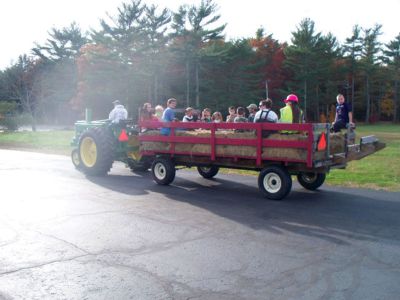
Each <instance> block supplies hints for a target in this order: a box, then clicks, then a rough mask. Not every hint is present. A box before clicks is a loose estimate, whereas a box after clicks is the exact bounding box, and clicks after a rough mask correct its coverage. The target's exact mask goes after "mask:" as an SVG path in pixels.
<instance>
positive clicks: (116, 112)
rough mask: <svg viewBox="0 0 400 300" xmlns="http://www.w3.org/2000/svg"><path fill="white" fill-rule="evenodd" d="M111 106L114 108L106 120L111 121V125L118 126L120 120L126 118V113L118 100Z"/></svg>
mask: <svg viewBox="0 0 400 300" xmlns="http://www.w3.org/2000/svg"><path fill="white" fill-rule="evenodd" d="M113 104H114V108H113V110H112V111H111V112H110V114H109V116H108V119H109V120H111V123H114V124H118V123H119V121H120V120H126V119H127V118H128V111H127V110H126V108H125V107H124V106H123V105H122V104H121V102H119V100H115V101H114V102H113Z"/></svg>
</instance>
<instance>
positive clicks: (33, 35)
mask: <svg viewBox="0 0 400 300" xmlns="http://www.w3.org/2000/svg"><path fill="white" fill-rule="evenodd" d="M127 1H129V0H125V1H124V0H2V1H1V4H0V38H1V42H2V43H1V46H0V69H4V68H6V67H7V66H9V65H10V64H11V62H12V61H15V60H16V59H17V58H18V56H19V55H21V54H24V53H26V54H30V49H31V48H33V47H34V43H35V42H38V43H39V44H43V43H44V42H45V40H46V38H47V37H48V34H47V32H48V31H49V30H50V29H51V28H53V27H55V28H62V27H65V26H69V25H70V24H71V23H72V22H73V21H75V22H76V23H78V25H79V26H80V27H81V28H82V29H83V30H88V29H89V28H91V27H92V28H93V27H94V28H97V26H98V24H99V19H100V18H106V12H108V13H110V14H111V15H116V11H117V8H118V7H119V6H120V5H121V3H122V2H127ZM142 2H145V3H155V4H158V5H159V7H162V8H163V7H167V8H170V9H172V10H175V9H176V8H177V7H179V5H181V4H184V3H187V4H196V5H197V4H199V3H200V0H162V1H156V0H142ZM214 2H215V3H217V5H218V6H219V11H218V12H219V14H220V15H221V19H222V21H223V22H224V23H228V26H227V28H226V30H225V34H226V37H227V38H228V39H231V38H240V37H252V36H254V35H255V32H256V30H257V29H258V28H259V27H261V26H262V27H264V29H265V32H266V33H268V34H270V33H272V34H273V37H274V38H275V39H277V40H279V41H280V42H284V41H286V42H289V43H290V38H291V32H293V31H296V27H297V26H298V24H299V23H300V21H301V20H302V19H304V18H310V19H311V20H313V21H314V22H315V29H316V31H317V32H322V33H324V34H326V33H328V32H332V33H333V35H334V36H336V37H337V38H338V39H339V41H340V42H343V41H344V39H345V38H347V37H350V36H351V33H352V28H353V26H354V25H355V24H358V25H360V26H362V27H364V28H371V27H373V26H374V25H375V24H376V23H378V24H382V25H383V27H382V31H383V32H384V35H383V36H382V37H381V39H380V41H381V42H385V43H386V42H388V41H389V40H393V39H394V38H395V37H396V36H397V35H398V34H399V33H400V17H399V15H400V0H380V1H366V0H330V1H323V0H294V1H289V0H272V1H270V0H245V1H238V0H214Z"/></svg>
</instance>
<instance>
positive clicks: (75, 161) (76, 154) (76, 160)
mask: <svg viewBox="0 0 400 300" xmlns="http://www.w3.org/2000/svg"><path fill="white" fill-rule="evenodd" d="M71 160H72V164H73V165H74V166H75V168H76V169H78V170H80V169H81V167H82V162H81V159H80V157H79V151H78V149H74V150H72V152H71Z"/></svg>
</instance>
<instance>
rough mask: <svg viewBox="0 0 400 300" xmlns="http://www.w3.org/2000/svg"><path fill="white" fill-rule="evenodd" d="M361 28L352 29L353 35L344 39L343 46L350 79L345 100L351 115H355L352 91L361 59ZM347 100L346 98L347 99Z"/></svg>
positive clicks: (356, 26)
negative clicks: (349, 88) (349, 90)
mask: <svg viewBox="0 0 400 300" xmlns="http://www.w3.org/2000/svg"><path fill="white" fill-rule="evenodd" d="M360 32H361V28H360V27H359V26H358V25H355V26H354V27H353V33H352V36H351V37H350V38H346V42H345V44H344V46H343V52H344V53H343V54H344V55H345V58H346V60H347V65H348V70H349V72H350V77H351V99H347V101H349V102H350V103H351V105H352V108H353V115H354V114H355V105H354V104H355V102H354V89H355V76H356V73H357V70H358V60H359V59H360V57H361V50H362V38H361V36H360ZM347 98H348V97H347Z"/></svg>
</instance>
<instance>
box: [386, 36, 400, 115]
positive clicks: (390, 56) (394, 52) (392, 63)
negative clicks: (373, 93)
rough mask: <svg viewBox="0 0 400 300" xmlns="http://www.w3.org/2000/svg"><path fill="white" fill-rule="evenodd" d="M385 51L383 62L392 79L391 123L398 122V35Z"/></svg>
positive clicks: (399, 64) (399, 109) (399, 50)
mask: <svg viewBox="0 0 400 300" xmlns="http://www.w3.org/2000/svg"><path fill="white" fill-rule="evenodd" d="M385 46H386V50H384V51H383V53H384V54H385V59H384V60H385V62H386V63H387V65H388V69H389V71H390V73H389V74H390V75H391V76H392V78H393V83H394V84H393V85H394V86H393V97H394V101H393V102H394V109H393V122H398V121H399V119H400V103H399V80H400V33H399V34H398V35H397V36H396V37H395V39H394V40H392V41H390V42H389V43H388V44H386V45H385Z"/></svg>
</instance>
